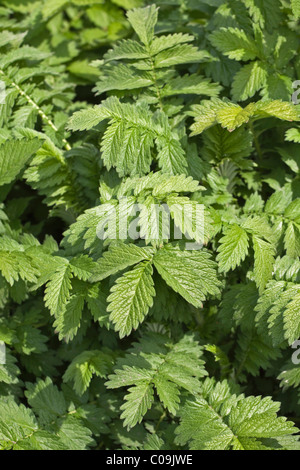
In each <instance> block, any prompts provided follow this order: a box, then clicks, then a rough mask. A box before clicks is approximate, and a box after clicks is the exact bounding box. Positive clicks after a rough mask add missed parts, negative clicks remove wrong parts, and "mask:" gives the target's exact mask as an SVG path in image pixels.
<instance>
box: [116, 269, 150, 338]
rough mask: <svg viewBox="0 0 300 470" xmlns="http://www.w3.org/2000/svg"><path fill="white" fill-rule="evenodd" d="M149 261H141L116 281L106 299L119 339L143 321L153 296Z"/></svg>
mask: <svg viewBox="0 0 300 470" xmlns="http://www.w3.org/2000/svg"><path fill="white" fill-rule="evenodd" d="M152 275H153V268H152V262H151V261H143V262H142V263H140V264H139V265H138V266H136V267H135V268H134V269H132V270H131V271H128V272H127V273H125V274H124V275H123V276H122V277H120V278H119V279H117V281H116V284H115V285H114V286H113V287H112V289H111V294H110V296H109V297H108V302H109V305H108V309H107V310H108V312H110V320H111V321H112V322H113V323H114V325H115V329H116V331H118V332H119V335H120V338H124V336H128V335H129V334H130V333H131V331H132V329H136V328H137V327H138V325H139V324H140V323H141V322H142V321H143V320H144V318H145V316H146V315H147V313H148V311H149V309H150V307H152V305H153V297H154V296H155V290H154V287H153V285H154V283H153V279H152Z"/></svg>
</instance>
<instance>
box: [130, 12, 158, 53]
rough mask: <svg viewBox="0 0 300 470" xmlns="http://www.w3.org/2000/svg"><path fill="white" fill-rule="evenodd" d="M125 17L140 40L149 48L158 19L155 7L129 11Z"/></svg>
mask: <svg viewBox="0 0 300 470" xmlns="http://www.w3.org/2000/svg"><path fill="white" fill-rule="evenodd" d="M127 17H128V20H129V22H130V24H131V26H132V27H133V29H134V30H135V32H136V33H137V35H138V36H139V38H140V40H141V41H142V42H143V43H144V44H145V45H146V46H149V45H150V43H151V41H152V40H153V37H154V28H155V25H156V23H157V18H158V10H157V8H156V6H155V5H151V6H149V7H146V8H138V9H135V10H131V11H129V12H128V13H127Z"/></svg>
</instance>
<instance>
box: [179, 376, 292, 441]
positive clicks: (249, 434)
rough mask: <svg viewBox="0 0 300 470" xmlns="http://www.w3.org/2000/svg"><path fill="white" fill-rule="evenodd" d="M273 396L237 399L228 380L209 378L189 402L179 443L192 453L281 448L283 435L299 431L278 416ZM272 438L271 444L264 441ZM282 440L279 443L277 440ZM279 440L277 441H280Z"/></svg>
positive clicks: (181, 424) (276, 404)
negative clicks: (194, 451) (193, 451)
mask: <svg viewBox="0 0 300 470" xmlns="http://www.w3.org/2000/svg"><path fill="white" fill-rule="evenodd" d="M278 410H279V405H278V403H276V402H272V400H271V398H270V397H266V398H261V397H253V396H249V397H247V398H245V397H244V395H239V396H236V395H234V394H232V392H231V391H230V387H229V385H228V383H227V382H226V381H224V382H218V383H215V381H214V380H212V379H206V381H205V382H204V384H203V386H202V390H201V393H200V394H199V395H198V396H196V397H195V398H194V399H191V400H188V402H187V404H186V405H185V407H184V408H183V410H182V412H181V422H180V425H179V427H178V428H177V429H176V434H177V438H176V442H177V444H179V445H186V444H188V445H189V448H190V449H191V450H195V449H205V450H250V449H251V448H260V443H261V448H264V449H265V450H267V449H273V450H275V449H277V448H284V446H281V445H280V439H279V438H280V437H281V436H289V435H291V434H293V433H296V432H297V428H295V427H294V423H292V422H291V421H286V419H285V418H282V417H278V416H277V412H278ZM268 438H272V440H273V443H272V440H271V441H270V444H269V445H268V444H267V443H266V444H265V441H264V439H268ZM277 440H278V441H277ZM276 441H277V442H276Z"/></svg>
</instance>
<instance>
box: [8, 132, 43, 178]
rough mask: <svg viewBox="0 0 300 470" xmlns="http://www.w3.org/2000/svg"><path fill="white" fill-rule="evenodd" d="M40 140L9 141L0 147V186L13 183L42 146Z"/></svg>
mask: <svg viewBox="0 0 300 470" xmlns="http://www.w3.org/2000/svg"><path fill="white" fill-rule="evenodd" d="M42 144H43V142H42V141H41V140H38V139H32V140H28V139H22V140H15V141H7V142H5V143H4V144H1V145H0V186H2V185H3V184H7V183H10V182H11V181H13V180H14V179H15V178H16V177H17V176H18V174H19V173H20V171H21V170H23V168H24V166H25V165H26V163H27V162H28V160H29V159H30V157H31V156H32V155H33V154H34V153H35V152H36V151H37V150H38V149H39V148H40V147H41V146H42Z"/></svg>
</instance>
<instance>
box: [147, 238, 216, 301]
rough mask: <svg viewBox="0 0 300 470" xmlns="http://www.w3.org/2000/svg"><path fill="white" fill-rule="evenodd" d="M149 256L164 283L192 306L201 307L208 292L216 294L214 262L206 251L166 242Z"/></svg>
mask: <svg viewBox="0 0 300 470" xmlns="http://www.w3.org/2000/svg"><path fill="white" fill-rule="evenodd" d="M153 260H154V265H155V267H156V269H157V271H158V272H159V274H160V275H161V276H162V278H163V279H164V280H165V281H166V283H167V284H168V285H169V286H170V287H171V288H172V289H173V290H174V291H175V292H178V293H179V294H180V295H181V296H182V297H183V298H184V299H185V300H187V301H188V302H189V303H191V304H192V305H194V306H195V307H198V308H200V307H202V302H203V301H204V300H205V299H206V297H207V295H208V294H210V295H218V294H219V281H218V279H217V275H216V264H215V263H214V262H213V261H212V260H211V256H210V254H209V253H207V252H204V251H186V250H182V251H181V250H180V248H179V247H176V246H175V247H173V246H170V245H167V246H166V247H164V248H163V249H161V250H159V251H158V252H157V253H156V254H155V256H154V259H153Z"/></svg>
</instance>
